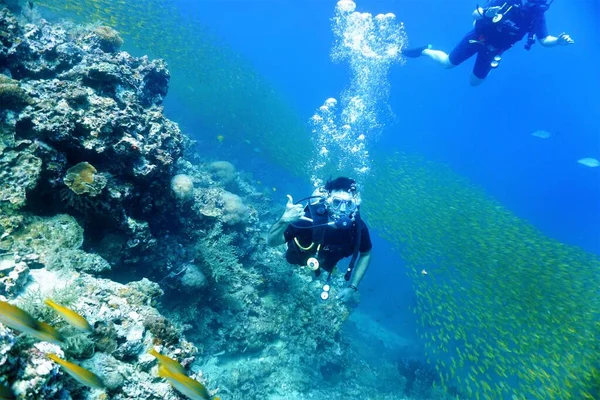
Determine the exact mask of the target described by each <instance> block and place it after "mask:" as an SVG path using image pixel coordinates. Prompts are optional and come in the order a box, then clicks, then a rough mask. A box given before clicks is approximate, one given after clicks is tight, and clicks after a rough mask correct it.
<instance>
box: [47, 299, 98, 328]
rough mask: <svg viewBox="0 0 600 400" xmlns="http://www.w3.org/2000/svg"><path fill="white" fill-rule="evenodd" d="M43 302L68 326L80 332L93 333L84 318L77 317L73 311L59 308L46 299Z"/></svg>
mask: <svg viewBox="0 0 600 400" xmlns="http://www.w3.org/2000/svg"><path fill="white" fill-rule="evenodd" d="M44 302H45V303H46V304H47V305H49V306H50V307H52V308H53V309H54V311H56V312H57V313H59V314H60V315H61V316H62V317H63V318H64V319H65V321H67V322H68V323H69V324H70V325H72V326H74V327H75V328H77V329H79V330H80V331H83V332H93V331H94V329H93V328H92V326H91V325H90V324H89V323H88V322H87V321H86V319H85V318H83V317H82V316H81V315H79V314H78V313H76V312H75V311H73V310H71V309H70V308H67V307H65V306H61V305H60V304H57V303H55V302H53V301H52V300H50V299H46V300H44Z"/></svg>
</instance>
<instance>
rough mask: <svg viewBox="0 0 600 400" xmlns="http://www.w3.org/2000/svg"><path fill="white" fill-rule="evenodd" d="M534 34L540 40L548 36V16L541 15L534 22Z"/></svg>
mask: <svg viewBox="0 0 600 400" xmlns="http://www.w3.org/2000/svg"><path fill="white" fill-rule="evenodd" d="M532 28H533V33H535V36H536V37H537V38H538V39H543V38H545V37H546V36H548V26H547V25H546V16H545V15H544V14H542V15H540V16H539V17H538V18H536V19H535V21H534V22H533V27H532Z"/></svg>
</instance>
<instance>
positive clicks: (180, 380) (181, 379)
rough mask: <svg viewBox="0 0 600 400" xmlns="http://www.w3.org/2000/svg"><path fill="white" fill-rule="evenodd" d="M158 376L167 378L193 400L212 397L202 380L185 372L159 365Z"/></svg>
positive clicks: (203, 399) (205, 399)
mask: <svg viewBox="0 0 600 400" xmlns="http://www.w3.org/2000/svg"><path fill="white" fill-rule="evenodd" d="M158 376H160V377H161V378H165V379H166V380H168V381H169V383H170V384H171V385H173V387H174V388H175V389H177V390H178V391H179V392H181V393H182V394H183V395H185V396H187V398H189V399H192V400H207V399H210V393H208V390H207V389H206V387H205V386H204V385H203V384H201V383H200V382H198V381H196V380H194V379H192V378H190V377H189V376H187V375H184V374H178V373H173V372H171V371H169V369H168V368H167V367H165V366H164V365H162V364H161V365H160V366H159V367H158Z"/></svg>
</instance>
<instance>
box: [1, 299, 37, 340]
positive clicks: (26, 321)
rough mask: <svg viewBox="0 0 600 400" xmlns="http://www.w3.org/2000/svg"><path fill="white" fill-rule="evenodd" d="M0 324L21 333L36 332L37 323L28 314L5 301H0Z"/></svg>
mask: <svg viewBox="0 0 600 400" xmlns="http://www.w3.org/2000/svg"><path fill="white" fill-rule="evenodd" d="M0 322H2V323H3V324H4V325H6V326H8V327H10V328H13V329H16V330H18V331H21V332H25V333H28V334H31V332H37V330H38V322H37V321H36V319H35V318H33V317H32V316H31V315H29V313H28V312H26V311H24V310H22V309H20V308H19V307H17V306H14V305H12V304H10V303H7V302H6V301H0Z"/></svg>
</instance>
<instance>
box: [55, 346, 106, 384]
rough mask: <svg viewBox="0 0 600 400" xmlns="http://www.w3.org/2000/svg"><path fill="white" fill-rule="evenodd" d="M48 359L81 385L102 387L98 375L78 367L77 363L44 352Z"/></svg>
mask: <svg viewBox="0 0 600 400" xmlns="http://www.w3.org/2000/svg"><path fill="white" fill-rule="evenodd" d="M46 356H48V358H49V359H51V360H52V361H54V362H55V363H57V364H58V365H60V366H61V367H62V368H63V369H64V370H65V372H66V373H67V374H69V375H71V376H72V377H73V378H74V379H75V380H76V381H77V382H79V383H81V384H82V385H85V386H88V387H91V388H95V389H103V388H104V384H103V383H102V380H101V379H100V378H99V377H98V375H96V374H94V373H93V372H91V371H88V370H87V369H85V368H83V367H80V366H79V365H77V364H73V363H72V362H69V361H66V360H63V359H62V358H60V357H58V356H57V355H56V354H46Z"/></svg>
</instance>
